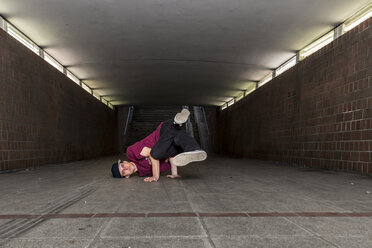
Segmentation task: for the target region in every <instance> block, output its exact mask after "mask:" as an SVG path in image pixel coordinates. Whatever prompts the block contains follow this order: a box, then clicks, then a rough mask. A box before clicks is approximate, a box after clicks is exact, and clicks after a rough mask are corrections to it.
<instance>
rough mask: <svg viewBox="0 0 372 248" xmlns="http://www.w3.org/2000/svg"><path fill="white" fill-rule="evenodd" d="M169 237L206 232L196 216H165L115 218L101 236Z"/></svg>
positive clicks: (203, 234)
mask: <svg viewBox="0 0 372 248" xmlns="http://www.w3.org/2000/svg"><path fill="white" fill-rule="evenodd" d="M123 236H125V237H137V238H139V237H152V236H156V237H159V236H160V237H164V236H165V237H167V236H181V237H183V236H185V237H190V236H198V237H200V236H201V237H205V236H206V234H205V232H204V231H203V228H202V227H201V225H200V222H199V221H198V219H197V218H195V217H164V218H154V217H149V218H125V219H122V218H113V219H112V221H111V222H110V225H109V226H108V227H107V228H106V229H105V230H104V231H103V232H102V234H101V237H103V238H113V237H123Z"/></svg>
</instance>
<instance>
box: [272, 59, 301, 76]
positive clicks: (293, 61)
mask: <svg viewBox="0 0 372 248" xmlns="http://www.w3.org/2000/svg"><path fill="white" fill-rule="evenodd" d="M294 65H296V56H294V57H293V58H291V59H290V60H288V61H287V62H285V63H284V64H283V65H281V66H279V67H278V69H276V70H275V75H276V76H278V75H280V74H282V73H283V72H285V71H286V70H288V69H289V68H291V67H293V66H294Z"/></svg>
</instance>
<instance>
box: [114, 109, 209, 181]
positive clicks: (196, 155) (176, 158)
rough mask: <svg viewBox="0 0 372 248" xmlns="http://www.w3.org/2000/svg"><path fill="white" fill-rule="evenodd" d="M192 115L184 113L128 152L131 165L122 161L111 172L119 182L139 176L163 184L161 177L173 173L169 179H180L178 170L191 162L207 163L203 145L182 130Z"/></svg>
mask: <svg viewBox="0 0 372 248" xmlns="http://www.w3.org/2000/svg"><path fill="white" fill-rule="evenodd" d="M189 115H190V112H189V111H188V110H187V109H182V111H181V112H180V113H177V114H176V116H175V117H174V120H168V121H165V122H162V123H160V125H159V126H158V127H157V128H156V130H155V131H154V132H152V133H151V134H150V135H148V136H147V137H146V138H144V139H143V140H141V141H138V142H137V143H135V144H133V145H131V146H129V147H128V149H127V158H128V159H129V161H123V162H122V161H120V160H119V161H118V162H117V163H114V164H113V165H112V168H111V172H112V175H113V176H114V177H116V178H122V177H125V178H129V177H130V175H132V174H133V173H135V172H138V174H139V176H147V177H146V178H145V179H144V181H145V182H155V181H158V180H159V177H160V173H162V172H165V171H168V170H169V169H171V172H172V174H171V175H167V177H169V178H177V177H180V176H179V175H178V173H177V166H184V165H187V164H188V163H190V162H194V161H203V160H205V159H206V158H207V153H206V152H205V151H203V150H201V149H200V146H199V144H198V143H197V142H196V141H195V140H194V138H192V137H191V136H190V135H188V134H186V133H185V131H184V130H183V129H182V124H184V123H185V122H186V121H187V119H188V118H189Z"/></svg>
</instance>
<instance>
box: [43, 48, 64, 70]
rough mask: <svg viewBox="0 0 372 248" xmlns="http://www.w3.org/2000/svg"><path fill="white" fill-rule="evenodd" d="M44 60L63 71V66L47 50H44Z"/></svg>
mask: <svg viewBox="0 0 372 248" xmlns="http://www.w3.org/2000/svg"><path fill="white" fill-rule="evenodd" d="M44 60H45V61H46V62H48V63H49V64H51V65H52V66H54V67H55V68H56V69H57V70H59V71H60V72H62V73H63V66H62V65H61V64H60V63H58V61H57V60H55V59H54V58H53V57H52V56H50V55H49V54H47V53H46V52H44Z"/></svg>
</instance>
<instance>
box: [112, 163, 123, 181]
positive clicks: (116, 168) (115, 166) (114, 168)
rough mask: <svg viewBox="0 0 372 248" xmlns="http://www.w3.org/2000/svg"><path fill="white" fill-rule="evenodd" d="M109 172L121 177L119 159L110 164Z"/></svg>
mask: <svg viewBox="0 0 372 248" xmlns="http://www.w3.org/2000/svg"><path fill="white" fill-rule="evenodd" d="M111 172H112V176H113V177H115V178H122V176H121V175H120V171H119V161H118V162H117V163H114V164H112V168H111Z"/></svg>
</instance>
